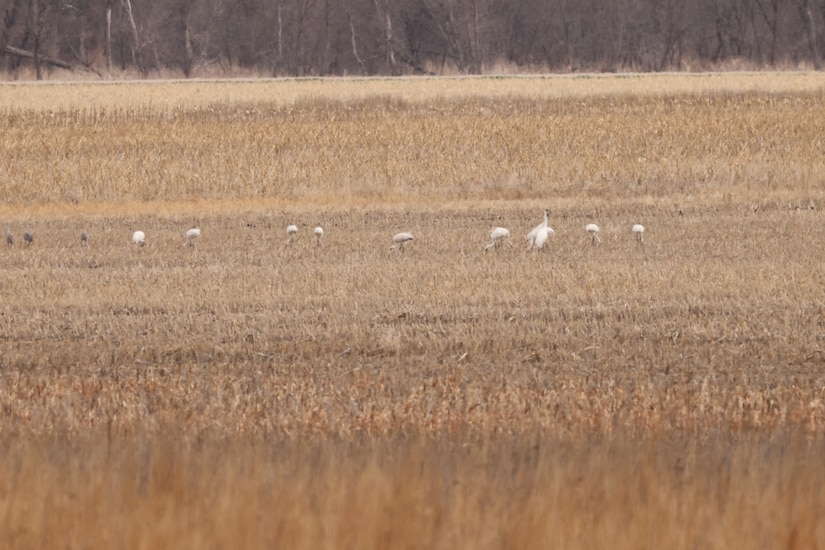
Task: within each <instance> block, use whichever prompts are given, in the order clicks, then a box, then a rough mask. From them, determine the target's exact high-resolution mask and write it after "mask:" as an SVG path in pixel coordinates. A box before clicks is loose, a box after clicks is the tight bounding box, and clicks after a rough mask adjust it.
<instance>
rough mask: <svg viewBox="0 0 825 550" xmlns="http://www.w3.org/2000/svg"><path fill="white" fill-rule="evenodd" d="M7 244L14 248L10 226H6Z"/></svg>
mask: <svg viewBox="0 0 825 550" xmlns="http://www.w3.org/2000/svg"><path fill="white" fill-rule="evenodd" d="M6 244H7V245H9V246H14V235H12V234H11V229H9V226H8V225H7V226H6Z"/></svg>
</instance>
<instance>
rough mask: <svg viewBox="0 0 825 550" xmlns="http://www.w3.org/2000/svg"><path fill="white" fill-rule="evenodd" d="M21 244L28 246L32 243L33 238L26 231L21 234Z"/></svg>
mask: <svg viewBox="0 0 825 550" xmlns="http://www.w3.org/2000/svg"><path fill="white" fill-rule="evenodd" d="M23 242H24V243H26V246H30V245H31V244H32V243H33V242H34V237H32V234H31V233H29V232H28V231H24V232H23Z"/></svg>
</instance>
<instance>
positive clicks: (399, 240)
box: [390, 231, 415, 252]
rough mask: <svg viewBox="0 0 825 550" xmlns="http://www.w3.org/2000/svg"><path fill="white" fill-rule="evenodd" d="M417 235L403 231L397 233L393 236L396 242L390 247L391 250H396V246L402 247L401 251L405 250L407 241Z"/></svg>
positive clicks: (393, 240)
mask: <svg viewBox="0 0 825 550" xmlns="http://www.w3.org/2000/svg"><path fill="white" fill-rule="evenodd" d="M414 238H415V237H413V236H412V233H407V232H406V231H403V232H401V233H397V234H396V235H395V236H394V237H393V238H392V242H394V243H395V244H394V245H392V246H391V247H390V250H395V249H396V248H398V249H400V250H401V252H404V243H406V242H407V241H411V240H413V239H414Z"/></svg>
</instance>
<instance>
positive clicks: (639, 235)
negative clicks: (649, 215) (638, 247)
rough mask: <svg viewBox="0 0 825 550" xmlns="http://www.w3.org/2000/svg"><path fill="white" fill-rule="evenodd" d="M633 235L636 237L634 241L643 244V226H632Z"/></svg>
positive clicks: (638, 224)
mask: <svg viewBox="0 0 825 550" xmlns="http://www.w3.org/2000/svg"><path fill="white" fill-rule="evenodd" d="M633 234H634V235H635V236H636V240H637V241H639V242H640V243H642V242H644V240H645V226H643V225H642V224H640V223H637V224H636V225H634V226H633Z"/></svg>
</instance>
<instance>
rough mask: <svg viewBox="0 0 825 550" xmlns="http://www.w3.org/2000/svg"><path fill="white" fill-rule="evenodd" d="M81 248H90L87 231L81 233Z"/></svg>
mask: <svg viewBox="0 0 825 550" xmlns="http://www.w3.org/2000/svg"><path fill="white" fill-rule="evenodd" d="M80 246H89V234H88V233H86V230H85V229H84V230H82V231H81V232H80Z"/></svg>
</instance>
